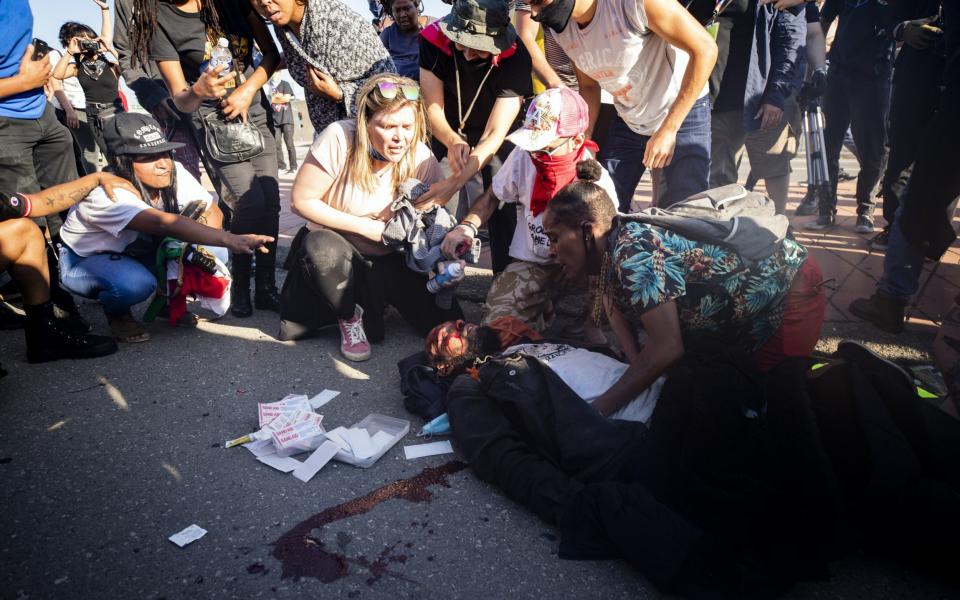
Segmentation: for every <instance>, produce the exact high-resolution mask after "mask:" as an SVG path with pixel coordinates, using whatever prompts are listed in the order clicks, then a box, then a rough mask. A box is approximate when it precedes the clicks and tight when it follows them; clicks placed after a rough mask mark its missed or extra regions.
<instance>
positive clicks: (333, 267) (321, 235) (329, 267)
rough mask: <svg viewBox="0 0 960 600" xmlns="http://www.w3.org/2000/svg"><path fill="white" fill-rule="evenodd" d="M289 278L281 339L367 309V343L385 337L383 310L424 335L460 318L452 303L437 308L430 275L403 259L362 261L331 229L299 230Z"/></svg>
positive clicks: (297, 336) (365, 258) (302, 334)
mask: <svg viewBox="0 0 960 600" xmlns="http://www.w3.org/2000/svg"><path fill="white" fill-rule="evenodd" d="M286 267H287V269H288V270H289V274H288V275H287V279H286V281H285V282H284V285H283V291H282V292H281V300H282V306H281V311H280V339H282V340H292V339H300V338H304V337H309V336H311V335H313V334H314V333H315V331H316V329H318V328H320V327H323V326H325V325H331V324H333V323H335V322H336V321H337V320H338V319H349V318H351V317H352V316H353V313H354V307H355V306H356V305H358V304H359V305H360V306H362V307H363V310H364V313H363V325H364V329H365V330H366V333H367V338H368V339H369V340H370V341H371V342H379V341H381V340H383V337H384V325H383V309H384V307H385V306H386V305H387V304H390V305H392V306H394V307H395V308H396V309H397V310H398V311H399V312H400V315H401V316H403V318H404V319H406V321H407V322H408V323H410V324H411V325H413V327H414V328H415V329H416V330H417V332H418V333H419V334H420V335H425V334H426V333H427V332H428V331H430V329H431V328H432V327H433V326H434V325H437V324H438V323H442V322H444V321H448V320H451V319H462V318H463V311H461V310H460V305H459V304H458V303H457V302H456V300H454V303H453V306H452V307H451V308H449V309H442V308H440V307H438V306H437V305H436V296H434V295H433V294H431V293H430V292H428V291H427V279H428V278H427V276H426V275H423V274H420V273H416V272H414V271H412V270H410V269H409V268H408V267H407V266H406V264H405V263H404V258H403V255H401V254H399V253H396V252H392V253H390V254H387V255H385V256H364V255H362V254H360V252H359V251H358V250H357V249H356V247H354V245H353V244H351V243H350V242H349V241H347V240H346V239H345V238H344V237H343V236H342V235H340V234H339V233H337V232H335V231H331V230H329V229H321V230H318V231H309V230H307V229H306V228H304V229H301V230H300V232H299V233H298V234H297V237H296V239H295V240H294V242H293V245H292V246H291V248H290V256H289V258H288V259H287V264H286Z"/></svg>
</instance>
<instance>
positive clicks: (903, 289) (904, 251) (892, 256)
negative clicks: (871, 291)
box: [877, 204, 923, 301]
mask: <svg viewBox="0 0 960 600" xmlns="http://www.w3.org/2000/svg"><path fill="white" fill-rule="evenodd" d="M902 214H903V205H902V204H901V205H900V206H899V207H898V208H897V212H896V214H895V216H894V218H893V224H891V225H890V235H889V237H888V238H887V253H886V255H885V256H884V257H883V277H881V278H880V282H879V283H877V289H878V290H880V291H881V292H884V293H886V294H889V295H890V296H895V297H897V298H900V299H902V300H904V301H906V300H908V299H909V298H910V296H912V295H914V294H916V293H917V290H918V289H920V274H921V273H923V250H922V249H920V248H917V247H916V246H914V245H913V244H911V243H910V242H908V241H907V238H906V237H904V235H903V228H902V227H900V217H901V215H902Z"/></svg>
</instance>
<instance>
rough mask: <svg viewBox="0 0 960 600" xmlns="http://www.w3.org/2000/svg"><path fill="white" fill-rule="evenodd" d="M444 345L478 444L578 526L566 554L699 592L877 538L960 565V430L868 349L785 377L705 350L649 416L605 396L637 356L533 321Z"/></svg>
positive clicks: (472, 459) (796, 363)
mask: <svg viewBox="0 0 960 600" xmlns="http://www.w3.org/2000/svg"><path fill="white" fill-rule="evenodd" d="M531 334H532V336H531ZM426 354H427V359H428V361H429V362H430V363H431V364H433V365H434V367H435V368H437V370H438V371H439V372H440V373H443V374H445V375H447V376H454V375H457V374H459V376H458V377H457V378H456V380H455V381H454V383H453V384H452V386H451V387H450V390H449V393H448V396H447V398H446V408H447V411H448V414H449V419H450V424H451V427H452V430H453V437H454V441H455V444H456V446H457V448H458V450H459V451H460V452H461V453H462V454H463V455H464V456H465V458H466V459H467V461H468V462H469V464H470V467H471V469H472V470H473V472H474V473H475V474H476V475H477V476H478V477H479V478H480V479H482V480H484V481H487V482H490V483H493V484H495V485H496V486H498V487H499V488H500V489H501V490H502V491H503V493H504V494H505V495H506V496H508V497H509V498H511V499H512V500H514V501H516V502H518V503H520V504H522V505H524V506H525V507H527V508H528V509H529V510H531V511H532V512H534V513H535V514H536V515H537V516H539V517H540V518H542V519H543V520H545V521H546V522H548V523H551V524H553V525H555V526H556V527H557V528H558V529H559V533H560V547H559V556H560V557H561V558H565V559H576V560H598V559H623V560H626V561H628V562H629V563H630V564H632V565H633V566H635V567H636V568H637V569H639V570H640V571H641V572H642V573H643V574H644V575H645V576H646V577H648V578H649V579H650V580H651V581H652V582H653V583H655V584H656V585H658V586H659V587H661V588H662V589H664V590H668V591H672V592H677V593H680V594H683V595H698V594H702V593H708V594H719V595H721V596H723V595H730V596H738V597H739V596H741V595H743V594H759V595H760V596H761V597H765V596H768V595H774V594H777V593H779V592H782V591H785V590H786V589H787V588H788V587H789V586H790V585H791V584H792V583H793V582H796V581H801V580H810V579H824V578H827V577H829V570H828V566H829V563H830V562H831V561H833V560H835V559H837V558H838V557H840V556H841V555H843V554H846V553H849V552H851V551H853V550H855V549H857V548H858V547H862V546H864V545H869V546H870V547H872V548H874V549H876V548H879V549H881V550H882V551H889V552H892V553H895V554H897V555H899V556H903V557H909V558H910V559H912V560H918V561H920V563H921V564H922V565H924V566H927V567H940V568H942V569H943V570H944V572H946V573H949V572H951V571H948V569H950V565H955V564H956V560H957V558H958V557H960V553H958V550H957V545H956V543H955V542H956V540H957V539H958V537H957V536H958V535H960V495H958V489H960V422H958V421H956V420H955V419H953V418H951V417H950V416H948V415H947V414H946V413H943V412H941V411H940V410H939V409H937V408H935V407H934V406H933V405H931V404H929V403H928V402H926V401H924V400H921V399H920V398H918V396H917V393H916V390H915V388H914V385H913V381H912V378H911V377H910V376H909V375H908V374H907V373H906V372H905V371H903V370H902V369H900V368H899V367H898V366H896V365H894V364H893V363H890V362H888V361H885V360H883V359H881V358H879V357H877V356H876V355H874V354H872V353H871V352H870V351H869V350H867V349H866V348H864V347H863V346H861V345H859V344H857V343H853V342H842V343H841V344H840V346H839V349H838V351H837V353H836V354H835V356H834V358H833V359H832V360H830V361H828V362H827V363H826V364H819V365H818V368H811V367H813V366H814V364H815V361H814V360H812V359H810V358H806V357H795V358H789V359H786V360H784V361H783V362H782V363H781V364H780V365H778V366H777V367H776V368H774V369H773V370H771V371H769V372H766V373H764V372H761V371H760V370H759V369H758V368H757V367H756V365H755V363H754V361H752V359H751V357H750V356H749V355H737V354H736V353H732V352H729V351H727V350H725V349H722V348H714V349H713V351H711V352H701V351H699V350H698V351H696V352H688V353H687V354H686V355H685V356H684V357H683V358H682V359H681V360H680V361H679V362H678V363H677V364H675V365H674V366H673V367H672V368H671V369H670V370H669V373H668V375H667V377H661V378H660V379H658V380H657V382H656V384H655V385H653V386H651V387H650V388H648V389H647V390H646V391H644V392H643V393H642V394H640V395H639V396H637V397H636V398H635V399H634V400H633V401H632V402H630V403H629V404H628V405H627V407H626V409H625V411H626V412H627V413H629V415H619V416H621V417H622V418H628V419H631V420H622V419H617V418H613V419H610V418H604V417H603V416H601V414H600V413H599V412H598V411H597V410H595V409H594V408H593V407H591V404H590V400H591V399H592V398H594V397H596V396H597V395H599V394H602V393H603V392H604V391H605V390H604V389H603V388H604V387H609V386H610V385H612V384H613V382H614V381H616V379H617V377H616V373H617V372H618V371H620V370H622V369H625V368H626V367H627V366H626V364H625V363H620V362H619V361H616V360H614V359H612V358H609V357H607V356H606V355H604V354H602V353H598V352H592V351H589V350H586V349H578V348H574V347H572V346H569V345H565V344H558V343H548V342H547V341H544V340H543V339H541V338H540V337H539V336H538V335H537V334H536V333H535V332H533V331H532V330H531V329H530V328H529V327H526V326H525V325H523V324H522V323H520V322H517V321H515V320H513V321H507V322H503V321H501V322H498V323H496V324H492V326H489V327H488V326H476V325H472V324H467V323H464V322H462V321H458V322H448V323H444V324H441V325H439V326H438V327H436V328H434V330H433V331H431V332H430V334H429V335H428V337H427V340H426ZM951 561H952V562H951ZM953 573H954V575H953V576H956V573H955V571H953Z"/></svg>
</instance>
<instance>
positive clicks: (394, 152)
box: [367, 102, 417, 163]
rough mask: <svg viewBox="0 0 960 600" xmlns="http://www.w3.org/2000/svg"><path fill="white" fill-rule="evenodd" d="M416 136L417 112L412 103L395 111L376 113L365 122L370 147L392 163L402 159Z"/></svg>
mask: <svg viewBox="0 0 960 600" xmlns="http://www.w3.org/2000/svg"><path fill="white" fill-rule="evenodd" d="M416 134H417V111H416V107H415V104H413V103H412V102H411V103H407V104H404V105H403V106H401V107H400V108H398V109H396V110H392V111H381V112H378V113H376V114H374V115H373V116H372V117H370V120H369V121H368V122H367V139H368V140H370V145H371V146H372V147H373V149H374V150H376V151H377V152H379V153H380V154H382V155H383V156H384V157H386V159H387V160H389V161H390V162H393V163H397V162H400V160H402V159H403V157H404V155H405V154H406V153H407V150H409V149H410V146H411V144H413V140H414V138H415V137H416Z"/></svg>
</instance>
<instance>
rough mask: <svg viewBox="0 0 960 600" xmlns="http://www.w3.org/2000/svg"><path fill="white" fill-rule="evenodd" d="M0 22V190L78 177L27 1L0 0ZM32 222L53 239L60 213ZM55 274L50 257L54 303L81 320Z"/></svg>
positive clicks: (32, 188) (30, 189) (26, 189)
mask: <svg viewBox="0 0 960 600" xmlns="http://www.w3.org/2000/svg"><path fill="white" fill-rule="evenodd" d="M0 23H3V33H4V35H2V36H0V194H4V195H7V196H12V195H13V194H16V193H24V194H33V193H36V192H39V191H41V190H43V189H46V188H49V187H52V186H55V185H59V184H62V183H66V182H68V181H73V180H75V179H77V164H76V161H75V160H74V158H73V137H72V136H71V135H70V130H68V129H67V128H66V127H64V126H63V125H62V124H61V123H60V122H59V121H58V120H57V116H56V113H55V111H54V108H53V106H52V105H50V104H48V103H47V98H46V96H45V95H44V92H43V86H44V85H46V83H47V82H48V81H49V79H50V76H51V74H52V72H53V66H52V65H51V64H50V61H49V58H48V57H47V56H46V52H44V50H48V47H47V46H46V44H45V43H44V44H40V43H38V44H37V47H34V45H33V43H32V41H31V40H32V38H33V14H32V13H31V12H30V4H29V2H28V1H27V0H2V1H0ZM36 222H37V224H38V225H40V226H41V227H46V229H47V231H48V233H49V235H50V239H51V240H53V242H54V243H56V242H57V240H58V238H59V233H60V225H61V219H60V217H59V215H58V214H56V213H52V214H50V215H47V216H46V217H45V218H40V219H36ZM51 253H52V252H51ZM58 279H59V277H58V273H57V266H56V262H55V261H50V280H51V281H52V282H54V283H53V284H52V290H51V292H52V294H53V299H54V302H55V303H56V304H57V306H58V307H60V308H61V309H63V310H65V311H67V312H68V313H70V314H71V315H74V316H75V318H76V319H77V320H78V321H80V318H79V312H78V311H77V307H76V304H75V303H74V301H73V297H72V296H70V294H68V293H66V292H64V291H63V290H62V289H60V288H59V286H58V285H57V284H56V281H57V280H58ZM81 323H82V321H81ZM84 325H85V324H84Z"/></svg>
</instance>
